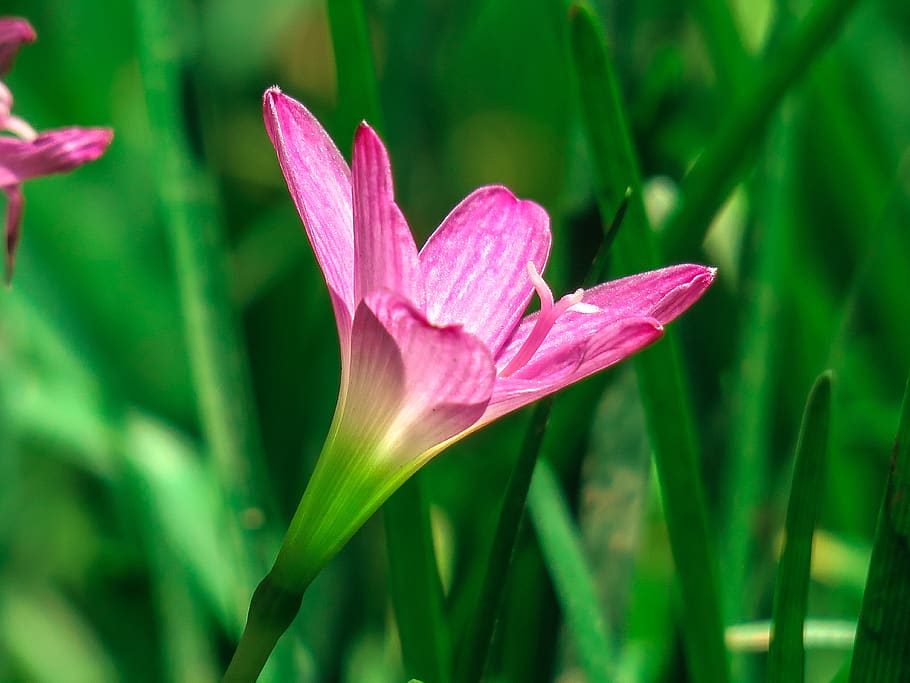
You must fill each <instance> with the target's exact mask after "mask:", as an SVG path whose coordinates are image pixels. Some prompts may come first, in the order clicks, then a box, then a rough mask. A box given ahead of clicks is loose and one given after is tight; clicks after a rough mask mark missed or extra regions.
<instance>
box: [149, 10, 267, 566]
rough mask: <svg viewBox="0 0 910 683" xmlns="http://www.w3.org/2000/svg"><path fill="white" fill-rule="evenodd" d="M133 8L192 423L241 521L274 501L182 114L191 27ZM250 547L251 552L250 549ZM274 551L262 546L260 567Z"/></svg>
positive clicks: (172, 13) (205, 194) (208, 198)
mask: <svg viewBox="0 0 910 683" xmlns="http://www.w3.org/2000/svg"><path fill="white" fill-rule="evenodd" d="M135 6H136V20H137V21H136V26H137V35H138V38H139V40H138V44H139V56H140V66H141V69H142V77H143V81H144V84H145V89H146V102H147V108H148V117H149V125H150V127H151V130H152V134H153V136H154V146H153V149H154V157H153V161H154V163H155V165H156V166H157V170H156V173H155V174H154V177H155V178H157V180H158V183H159V188H158V196H160V197H161V202H162V208H163V213H164V217H163V222H164V225H165V228H166V230H167V233H168V236H169V238H170V242H171V248H172V250H173V257H174V268H175V271H176V275H177V281H178V285H179V289H180V297H181V305H182V313H183V318H184V328H185V335H186V341H187V347H188V350H189V356H190V363H191V367H192V372H193V383H194V386H195V389H196V394H197V396H198V412H199V418H200V422H201V424H202V428H203V431H204V433H205V437H206V441H207V442H208V447H209V451H210V456H211V457H212V459H213V462H214V465H215V469H216V471H217V475H218V477H219V480H220V482H221V485H222V486H223V487H224V490H225V491H227V492H229V496H230V497H231V499H232V501H233V506H234V508H235V514H236V515H237V519H240V518H241V516H242V515H243V513H244V511H248V510H257V509H262V508H263V507H265V508H266V510H267V511H269V510H268V507H269V506H270V505H271V504H272V503H271V497H270V496H268V495H266V492H267V491H268V487H267V485H266V477H265V472H264V466H263V465H262V460H261V446H260V444H259V434H258V427H257V424H256V421H255V411H254V408H253V404H252V399H251V396H252V392H251V388H250V386H249V377H248V374H247V373H248V370H247V368H246V366H245V358H246V352H245V349H244V345H243V342H242V340H241V337H240V333H239V330H238V328H237V323H236V321H235V319H234V312H233V310H232V309H231V305H230V297H229V293H228V286H227V273H226V268H227V261H226V254H225V252H224V250H223V248H222V228H221V225H220V222H219V217H218V212H217V208H216V196H215V190H214V181H213V179H212V178H211V176H210V175H209V174H208V173H207V172H206V171H205V168H204V165H203V164H204V162H203V160H202V159H200V158H198V157H197V156H196V155H195V152H194V150H195V149H198V144H197V146H195V147H194V142H193V141H192V140H191V139H190V137H189V133H188V130H187V125H186V122H185V121H184V120H183V118H182V116H181V114H182V113H183V112H188V111H194V108H193V107H192V106H191V103H188V102H186V101H185V99H184V95H185V94H186V93H187V92H188V90H187V88H186V86H187V83H186V82H185V81H184V76H185V73H184V71H183V69H184V68H185V64H184V63H183V59H184V57H185V55H184V44H185V38H186V35H185V34H186V32H187V31H188V30H189V29H188V24H187V22H184V21H182V20H181V18H180V16H179V13H178V5H177V4H176V3H174V2H167V1H165V2H158V1H157V0H135ZM179 7H182V5H180V6H179ZM194 123H195V122H194ZM195 142H196V143H198V142H199V141H195ZM255 549H256V546H250V548H249V550H250V551H251V553H253V552H254V550H255ZM273 550H274V548H271V547H269V548H267V549H266V548H260V551H261V552H260V553H259V557H258V559H259V560H260V563H259V564H260V565H261V567H260V568H261V569H263V570H264V567H265V564H266V562H267V560H268V559H270V558H269V557H268V556H269V555H270V554H271V552H272V551H273ZM253 556H254V557H255V556H256V555H255V554H254V555H253ZM257 571H258V569H257Z"/></svg>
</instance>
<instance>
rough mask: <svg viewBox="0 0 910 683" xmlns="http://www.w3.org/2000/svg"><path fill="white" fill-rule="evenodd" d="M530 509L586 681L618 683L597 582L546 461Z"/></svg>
mask: <svg viewBox="0 0 910 683" xmlns="http://www.w3.org/2000/svg"><path fill="white" fill-rule="evenodd" d="M528 510H529V512H530V517H531V521H532V522H533V523H534V529H535V530H536V532H537V539H538V542H539V543H540V548H541V551H542V552H543V555H544V558H545V559H546V562H547V567H548V568H549V570H550V576H551V577H552V579H553V584H554V586H555V588H556V594H557V595H558V596H559V602H560V605H562V608H563V611H564V613H565V617H566V620H567V622H568V625H569V630H570V631H571V633H572V637H573V641H574V643H575V646H576V647H577V648H578V658H579V660H580V662H581V666H582V669H583V670H584V672H585V674H586V680H587V681H589V682H590V683H608V682H609V681H613V680H614V677H613V674H612V654H611V648H610V642H609V639H608V638H607V631H606V627H605V625H604V619H603V615H602V614H601V611H600V601H599V600H598V598H597V593H596V591H595V589H594V579H593V578H592V576H591V571H590V569H589V568H588V565H587V562H586V560H585V557H584V552H583V550H582V545H581V538H580V536H579V532H578V529H577V528H576V527H575V524H574V523H573V521H572V516H571V513H570V512H569V506H568V504H567V502H566V499H565V496H564V495H563V492H562V490H561V489H560V486H559V481H558V480H557V478H556V475H555V474H554V473H553V469H552V468H551V467H550V465H549V463H547V461H546V460H540V461H538V463H537V467H535V468H534V478H533V479H532V481H531V489H530V491H529V492H528Z"/></svg>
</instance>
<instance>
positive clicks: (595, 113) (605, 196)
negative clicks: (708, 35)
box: [570, 5, 729, 683]
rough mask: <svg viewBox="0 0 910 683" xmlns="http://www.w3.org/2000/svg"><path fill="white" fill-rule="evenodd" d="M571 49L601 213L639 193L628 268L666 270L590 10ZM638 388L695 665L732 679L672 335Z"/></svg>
mask: <svg viewBox="0 0 910 683" xmlns="http://www.w3.org/2000/svg"><path fill="white" fill-rule="evenodd" d="M570 22H571V47H572V55H573V58H574V63H575V68H576V71H577V75H578V84H579V92H580V96H581V104H582V115H583V120H584V123H585V127H586V130H587V133H588V136H589V142H590V146H591V150H592V152H593V154H592V157H593V159H594V167H595V191H596V193H597V199H598V204H599V206H600V210H601V215H602V216H612V215H613V214H614V213H615V211H616V209H617V207H618V206H619V205H620V203H621V201H622V197H623V196H624V195H625V191H626V188H628V187H631V188H632V197H631V200H630V204H629V208H628V211H627V213H626V223H627V226H626V227H625V228H624V230H623V232H622V233H621V234H620V235H619V236H618V237H617V238H616V242H615V246H614V249H615V253H616V257H617V263H618V264H619V266H620V269H621V270H622V271H623V272H625V273H629V272H638V271H644V270H649V269H651V268H655V267H657V266H658V265H659V264H660V260H659V258H658V250H657V248H656V245H655V244H654V237H653V233H652V231H651V228H650V226H649V224H648V218H647V215H646V213H645V208H644V203H643V201H642V195H641V180H640V177H639V173H638V164H637V162H636V160H635V155H634V153H633V151H632V141H631V138H630V135H629V128H628V125H627V123H626V117H625V113H624V111H623V107H622V103H621V99H620V95H619V89H618V86H617V80H616V77H615V74H614V73H613V67H612V64H611V63H610V60H609V57H608V54H607V52H606V46H605V40H604V36H603V32H602V31H601V29H600V27H599V26H598V24H597V22H596V20H595V19H594V16H593V15H592V14H591V12H590V10H588V9H586V8H585V7H584V6H582V5H574V6H573V8H572V10H571V11H570ZM636 370H637V371H638V380H639V387H640V389H641V393H642V401H643V404H644V408H645V414H646V416H647V420H648V429H649V434H650V437H651V445H652V448H653V451H654V460H655V464H656V466H657V471H658V476H659V478H660V484H661V495H662V499H663V504H664V511H665V515H666V520H667V528H668V531H669V535H670V545H671V548H672V551H673V559H674V562H675V564H676V569H677V576H678V581H679V587H680V589H681V593H682V599H683V609H684V610H685V614H686V628H685V631H684V633H683V639H684V644H685V650H686V661H687V664H688V666H689V670H690V672H691V676H692V679H693V680H694V681H696V682H697V683H708V682H709V681H727V680H729V673H728V663H727V654H726V649H725V647H724V640H723V638H724V636H723V623H722V621H721V612H720V602H719V599H718V593H717V582H716V580H715V576H716V568H715V558H714V554H713V549H712V547H711V542H710V539H709V535H708V521H707V510H706V507H705V499H704V492H703V489H702V483H701V479H700V475H699V471H698V462H699V456H698V451H697V447H696V440H695V427H694V424H693V419H692V409H691V406H690V403H689V399H688V391H687V389H686V385H685V380H684V377H683V374H682V368H681V366H680V361H679V357H678V352H677V349H676V345H675V343H674V340H673V334H672V332H671V333H669V334H668V335H667V338H666V339H664V340H663V341H661V342H660V343H659V344H656V345H655V346H654V347H652V348H651V349H649V350H648V351H646V352H644V353H642V354H640V355H639V356H638V357H637V359H636Z"/></svg>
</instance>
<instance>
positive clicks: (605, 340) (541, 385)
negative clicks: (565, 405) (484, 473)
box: [471, 317, 663, 431]
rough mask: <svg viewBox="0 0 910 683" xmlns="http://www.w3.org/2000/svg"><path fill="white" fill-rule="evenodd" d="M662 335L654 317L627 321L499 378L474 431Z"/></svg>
mask: <svg viewBox="0 0 910 683" xmlns="http://www.w3.org/2000/svg"><path fill="white" fill-rule="evenodd" d="M662 334H663V327H662V326H661V324H660V323H659V322H658V321H657V320H655V319H654V318H647V317H645V318H625V319H622V320H618V321H614V322H613V323H612V324H610V325H607V326H606V327H602V328H601V329H599V330H597V332H596V333H594V334H593V335H589V336H587V337H586V338H583V339H580V340H578V342H577V343H575V344H572V345H567V346H565V347H563V348H561V349H559V351H558V352H556V353H553V354H551V355H550V356H549V357H547V358H546V359H541V360H540V361H536V362H535V361H532V362H531V363H529V364H528V365H526V366H525V367H524V368H522V369H521V370H520V371H519V372H517V373H516V374H515V375H513V376H510V377H499V378H497V380H496V386H495V387H494V388H493V396H492V398H491V399H490V404H489V405H488V406H487V409H486V411H485V412H484V414H483V416H482V417H481V418H480V419H479V420H478V421H477V423H476V424H475V425H474V427H472V429H471V431H473V430H474V429H477V428H479V427H482V426H483V425H485V424H488V423H489V422H492V421H493V420H495V419H497V418H499V417H502V416H503V415H505V414H506V413H510V412H512V411H513V410H517V409H518V408H521V407H523V406H526V405H527V404H529V403H532V402H533V401H536V400H537V399H540V398H543V397H544V396H547V395H548V394H552V393H553V392H555V391H558V390H559V389H562V388H563V387H567V386H569V385H570V384H573V383H575V382H577V381H579V380H581V379H584V378H585V377H587V376H588V375H592V374H594V373H595V372H599V371H600V370H603V369H604V368H607V367H609V366H611V365H613V364H615V363H618V362H619V361H621V360H622V359H624V358H626V357H628V356H630V355H632V354H633V353H635V352H636V351H639V350H640V349H643V348H644V347H646V346H647V345H648V344H651V343H652V342H654V341H656V340H657V339H659V338H660V337H661V335H662Z"/></svg>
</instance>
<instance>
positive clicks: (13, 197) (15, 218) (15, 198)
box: [3, 185, 25, 285]
mask: <svg viewBox="0 0 910 683" xmlns="http://www.w3.org/2000/svg"><path fill="white" fill-rule="evenodd" d="M3 191H4V192H5V193H6V239H5V242H6V249H5V252H4V268H3V273H4V276H3V277H4V282H5V283H6V284H7V285H8V284H9V283H10V282H12V280H13V269H14V268H15V266H16V247H17V246H18V245H19V233H20V226H21V225H22V209H23V208H24V205H25V197H23V196H22V188H21V187H19V186H18V185H11V186H9V187H6V188H5V189H4V190H3Z"/></svg>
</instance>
